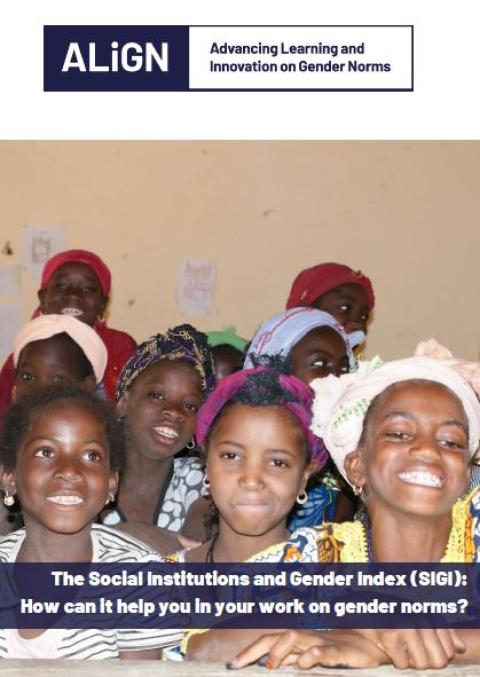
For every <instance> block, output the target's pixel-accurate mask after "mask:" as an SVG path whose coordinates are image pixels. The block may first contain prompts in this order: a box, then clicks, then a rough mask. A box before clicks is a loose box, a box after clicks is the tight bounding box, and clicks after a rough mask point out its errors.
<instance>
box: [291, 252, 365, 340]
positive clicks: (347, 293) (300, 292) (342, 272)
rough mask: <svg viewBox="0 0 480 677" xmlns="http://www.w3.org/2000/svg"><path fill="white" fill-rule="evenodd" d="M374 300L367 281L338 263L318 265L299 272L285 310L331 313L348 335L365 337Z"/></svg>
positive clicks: (359, 272) (360, 273) (359, 274)
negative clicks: (311, 310)
mask: <svg viewBox="0 0 480 677" xmlns="http://www.w3.org/2000/svg"><path fill="white" fill-rule="evenodd" d="M374 305H375V296H374V293H373V287H372V283H371V282H370V278H368V277H367V276H366V275H364V274H363V273H362V272H361V271H360V270H357V271H355V270H352V269H351V268H349V267H348V266H344V265H342V264H340V263H320V264H319V265H318V266H313V267H312V268H307V269H305V270H302V272H301V273H299V274H298V275H297V277H296V278H295V280H294V281H293V284H292V288H291V290H290V295H289V297H288V301H287V306H286V307H287V310H289V309H290V308H297V307H299V306H312V307H313V308H317V309H318V310H323V311H325V312H326V313H330V315H333V317H334V318H335V319H336V320H337V322H339V323H340V324H341V325H342V326H343V327H344V329H345V331H346V332H347V334H351V333H352V332H354V331H358V330H361V331H363V332H364V334H366V333H367V324H368V319H369V316H370V313H371V311H372V310H373V306H374Z"/></svg>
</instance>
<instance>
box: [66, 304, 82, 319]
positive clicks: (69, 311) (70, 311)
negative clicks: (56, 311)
mask: <svg viewBox="0 0 480 677" xmlns="http://www.w3.org/2000/svg"><path fill="white" fill-rule="evenodd" d="M60 313H61V314H62V315H69V316H70V317H80V316H81V315H83V310H80V308H75V307H73V306H68V307H66V308H62V310H61V311H60Z"/></svg>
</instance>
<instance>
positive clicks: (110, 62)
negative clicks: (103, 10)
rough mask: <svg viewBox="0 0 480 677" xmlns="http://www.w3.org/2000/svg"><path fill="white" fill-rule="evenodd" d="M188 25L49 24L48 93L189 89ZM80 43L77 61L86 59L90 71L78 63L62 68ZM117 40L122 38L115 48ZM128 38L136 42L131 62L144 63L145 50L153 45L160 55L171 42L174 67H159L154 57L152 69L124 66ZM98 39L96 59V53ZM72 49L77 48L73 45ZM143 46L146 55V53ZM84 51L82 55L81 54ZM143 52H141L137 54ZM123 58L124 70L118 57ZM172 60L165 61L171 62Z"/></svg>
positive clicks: (45, 74) (45, 76)
mask: <svg viewBox="0 0 480 677" xmlns="http://www.w3.org/2000/svg"><path fill="white" fill-rule="evenodd" d="M188 30H189V29H188V26H44V29H43V38H44V43H43V63H44V71H43V88H44V91H46V92H74V91H75V92H78V91H81V92H97V91H102V92H133V91H136V92H158V91H168V92H175V91H187V90H188V84H189V83H188V55H189V48H188V38H189V36H188ZM72 43H78V48H77V47H76V46H75V47H74V52H73V58H72V59H70V62H71V63H81V64H84V65H85V67H86V70H85V71H82V70H80V69H79V68H78V67H74V68H70V69H69V70H67V71H66V72H62V67H63V66H64V64H65V61H66V58H67V54H68V53H69V47H70V46H71V45H72ZM112 43H114V45H115V43H117V45H118V46H117V45H115V46H114V47H112ZM127 43H136V44H137V45H138V46H139V48H140V49H136V48H135V47H134V46H131V47H130V48H126V49H125V52H124V60H125V61H129V62H130V64H132V63H133V64H135V63H137V64H138V63H139V59H141V58H143V65H145V61H146V60H148V59H146V57H145V52H146V51H147V50H148V49H151V48H145V45H148V44H149V45H152V48H153V49H157V50H158V52H159V53H160V55H163V56H164V57H166V51H164V52H162V50H161V46H162V43H167V44H168V47H167V50H168V69H167V68H164V69H162V68H161V67H159V64H158V62H156V61H155V60H151V63H152V68H151V71H150V72H149V71H147V70H146V69H145V68H144V67H142V68H140V69H139V70H136V71H134V72H130V71H128V70H125V69H124V68H123V67H122V63H121V61H122V47H124V46H125V45H127ZM91 44H94V52H95V54H94V60H93V59H90V58H89V56H90V53H91V51H92V48H91V47H90V45H91ZM70 49H71V48H70ZM142 50H143V56H142ZM78 55H81V56H80V57H79V56H78ZM137 55H138V56H137ZM116 60H118V71H116V70H115V62H116ZM165 62H166V59H165V60H164V61H163V63H164V65H165ZM93 64H95V65H96V66H97V67H98V66H100V67H108V68H109V70H108V71H107V70H103V71H92V70H90V69H91V68H92V65H93Z"/></svg>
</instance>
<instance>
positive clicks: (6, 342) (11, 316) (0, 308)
mask: <svg viewBox="0 0 480 677" xmlns="http://www.w3.org/2000/svg"><path fill="white" fill-rule="evenodd" d="M21 326H22V309H21V306H20V304H19V303H0V355H8V354H9V353H11V352H12V344H13V339H14V338H15V336H16V334H17V332H18V330H19V329H20V327H21Z"/></svg>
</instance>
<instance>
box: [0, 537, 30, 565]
mask: <svg viewBox="0 0 480 677" xmlns="http://www.w3.org/2000/svg"><path fill="white" fill-rule="evenodd" d="M24 538H25V529H17V531H12V533H10V534H7V535H6V536H2V537H1V538H0V562H14V561H15V559H16V557H17V553H18V551H19V549H20V546H21V545H22V543H23V539H24Z"/></svg>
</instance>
